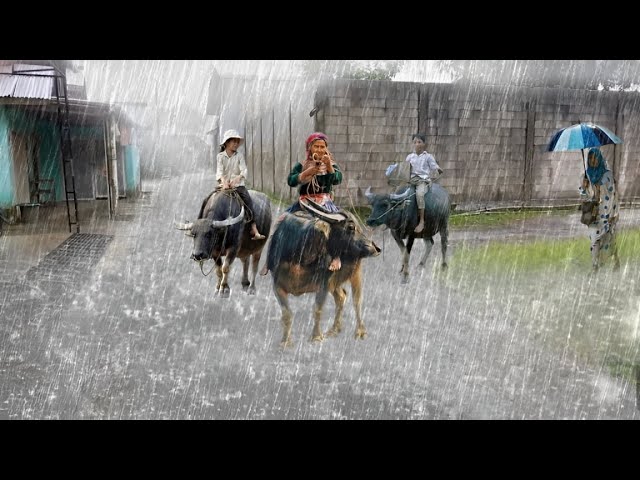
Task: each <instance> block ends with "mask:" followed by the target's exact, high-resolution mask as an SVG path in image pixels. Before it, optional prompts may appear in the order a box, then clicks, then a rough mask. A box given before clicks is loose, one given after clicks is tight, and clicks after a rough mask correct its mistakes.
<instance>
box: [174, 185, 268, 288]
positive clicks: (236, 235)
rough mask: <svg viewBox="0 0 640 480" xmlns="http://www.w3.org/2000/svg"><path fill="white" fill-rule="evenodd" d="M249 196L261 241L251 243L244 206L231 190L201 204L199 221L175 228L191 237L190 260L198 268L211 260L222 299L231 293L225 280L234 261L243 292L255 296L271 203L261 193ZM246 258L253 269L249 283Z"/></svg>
mask: <svg viewBox="0 0 640 480" xmlns="http://www.w3.org/2000/svg"><path fill="white" fill-rule="evenodd" d="M249 194H250V195H251V199H252V200H253V211H254V215H255V221H256V226H257V227H258V230H259V231H260V232H263V233H264V235H265V238H264V239H262V240H252V239H251V233H250V231H251V228H250V223H249V222H247V221H246V218H245V209H244V205H243V204H242V202H241V200H240V197H239V196H238V195H237V193H236V192H235V191H233V190H221V191H216V192H214V193H213V194H212V195H210V196H209V197H207V198H206V199H205V201H204V202H203V203H202V207H201V208H200V214H199V215H198V220H196V221H195V222H192V223H184V224H178V225H177V227H178V228H179V229H181V230H189V235H191V236H192V237H193V252H192V254H191V258H192V259H193V260H196V261H197V262H200V266H201V268H202V264H203V262H204V261H205V260H209V259H212V260H214V262H215V267H216V274H217V276H218V283H217V284H216V292H217V293H219V294H220V296H221V297H224V298H226V297H228V296H229V293H230V290H229V285H228V283H227V277H228V274H229V269H230V267H231V263H232V262H233V261H234V260H235V258H236V257H238V258H239V259H240V260H241V261H242V281H241V283H242V289H243V290H245V291H248V293H249V294H251V295H253V294H255V293H256V286H255V285H256V274H257V272H258V263H259V262H260V256H261V255H262V249H263V247H264V246H265V244H266V243H267V238H268V236H269V230H270V228H271V202H270V201H269V198H268V197H267V196H266V195H265V194H264V193H261V192H257V191H255V190H249ZM223 257H224V263H223V260H222V259H223ZM249 258H251V266H252V270H251V281H249Z"/></svg>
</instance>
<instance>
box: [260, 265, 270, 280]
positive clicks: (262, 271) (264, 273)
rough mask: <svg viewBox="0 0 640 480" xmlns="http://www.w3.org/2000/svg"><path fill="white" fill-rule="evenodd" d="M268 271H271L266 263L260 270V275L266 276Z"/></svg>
mask: <svg viewBox="0 0 640 480" xmlns="http://www.w3.org/2000/svg"><path fill="white" fill-rule="evenodd" d="M267 273H269V269H268V268H267V264H266V263H265V264H264V266H263V267H262V270H260V275H262V276H263V277H264V276H265V275H266V274H267Z"/></svg>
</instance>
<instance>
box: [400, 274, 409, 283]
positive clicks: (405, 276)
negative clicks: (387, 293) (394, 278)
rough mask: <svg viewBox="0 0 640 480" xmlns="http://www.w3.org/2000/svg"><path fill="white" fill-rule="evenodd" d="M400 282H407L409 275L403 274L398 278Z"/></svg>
mask: <svg viewBox="0 0 640 480" xmlns="http://www.w3.org/2000/svg"><path fill="white" fill-rule="evenodd" d="M400 283H401V284H402V285H406V284H407V283H409V277H408V276H407V275H403V276H402V278H401V279H400Z"/></svg>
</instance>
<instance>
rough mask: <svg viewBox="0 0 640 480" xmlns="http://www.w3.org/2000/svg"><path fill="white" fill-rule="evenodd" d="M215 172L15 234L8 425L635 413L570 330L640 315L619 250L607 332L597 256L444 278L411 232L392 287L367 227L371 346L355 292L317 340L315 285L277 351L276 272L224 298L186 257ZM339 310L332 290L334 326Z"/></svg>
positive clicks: (557, 219) (530, 231)
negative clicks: (596, 304)
mask: <svg viewBox="0 0 640 480" xmlns="http://www.w3.org/2000/svg"><path fill="white" fill-rule="evenodd" d="M212 184H213V174H212V172H204V171H203V172H196V173H192V174H180V173H178V172H175V171H171V170H166V171H165V172H163V174H162V175H159V176H158V178H156V179H153V180H143V194H142V196H141V198H139V199H135V200H133V199H121V200H120V202H119V210H118V211H119V214H118V215H117V216H116V218H114V219H109V218H108V214H107V211H106V203H105V202H104V201H96V202H89V203H87V204H86V205H82V209H81V212H80V213H81V216H80V225H81V231H80V234H77V233H69V231H68V225H67V223H66V222H67V218H66V209H65V208H64V206H62V207H60V206H59V207H56V208H55V209H51V210H49V211H47V210H46V209H44V208H43V209H41V210H40V211H39V212H38V221H37V222H33V221H32V222H30V223H27V224H21V225H14V226H10V227H9V228H8V229H5V232H4V235H3V236H1V237H0V262H1V263H0V265H1V266H0V419H449V418H453V419H473V418H478V419H484V418H498V419H539V418H542V419H554V418H568V419H597V418H608V419H638V418H640V410H639V409H638V406H637V398H636V395H637V393H636V384H635V382H633V381H632V380H630V378H629V376H626V377H625V376H616V375H613V374H612V373H611V371H610V370H607V368H606V367H605V365H603V364H602V363H598V361H596V359H594V358H590V357H589V354H588V352H587V353H585V351H583V350H580V349H579V348H578V347H574V346H573V344H572V343H571V342H570V341H569V340H567V339H570V338H575V337H576V336H578V337H579V336H580V335H583V336H584V342H588V341H593V342H595V343H598V342H600V343H604V342H611V344H613V342H615V341H617V337H613V336H610V337H607V336H605V333H602V332H608V331H610V330H612V328H611V325H612V324H613V321H614V320H613V319H616V318H618V317H621V318H622V317H624V318H626V319H627V320H625V321H627V325H631V326H633V325H636V324H637V319H636V317H635V316H634V315H637V312H638V311H639V310H638V306H639V305H638V302H637V298H640V295H638V293H640V281H639V280H638V276H637V274H636V272H637V266H638V261H637V260H636V259H627V261H626V262H623V263H624V266H623V269H622V274H621V280H620V279H616V278H614V277H612V276H611V275H612V274H611V273H610V272H608V271H607V272H605V274H604V275H605V277H603V278H605V279H606V280H607V281H609V282H610V283H611V284H612V285H613V287H612V288H613V290H612V291H613V292H614V293H615V295H614V293H612V294H611V295H610V297H607V298H608V300H610V301H609V305H608V308H609V309H610V311H611V312H613V313H612V318H610V319H609V320H608V322H610V323H608V324H607V323H602V324H600V323H599V322H602V320H603V318H604V319H606V318H607V317H606V316H607V315H608V314H609V313H607V312H609V310H606V311H604V310H603V311H602V312H600V311H599V313H598V316H593V317H590V316H589V315H590V313H589V312H590V311H591V310H592V307H593V305H592V304H590V303H588V301H587V300H585V301H576V300H575V299H574V298H573V297H572V295H573V293H572V292H573V291H574V290H577V291H588V290H589V289H590V288H592V286H593V284H592V282H591V280H589V277H588V275H587V274H588V270H589V266H588V265H584V266H582V265H578V266H572V267H571V268H568V269H567V268H564V267H563V268H558V267H557V266H555V267H554V269H551V270H550V271H549V272H545V273H544V274H542V275H540V276H539V277H537V276H533V275H532V277H531V278H530V279H529V280H531V281H530V282H528V283H523V284H519V283H518V282H519V281H520V280H518V279H517V277H514V276H509V275H503V276H501V277H500V278H497V279H493V280H491V279H490V280H489V281H486V280H487V279H486V278H481V277H475V276H473V275H471V274H469V275H460V274H459V272H458V274H457V275H456V273H455V272H450V271H449V272H447V273H442V272H441V271H440V270H439V258H440V252H439V238H438V237H436V239H435V241H436V244H435V246H434V248H433V250H432V253H431V257H430V259H429V261H428V265H427V267H426V268H424V269H418V268H417V266H416V265H417V262H418V257H419V254H420V253H421V251H422V250H421V249H422V248H423V245H422V242H419V243H417V244H416V247H414V248H415V250H414V255H412V262H411V269H412V276H411V283H410V284H409V285H407V286H401V285H400V284H399V274H398V270H399V268H398V267H399V261H400V260H399V254H398V252H397V247H396V246H395V244H394V243H393V241H392V239H391V237H390V235H389V234H388V232H386V233H384V232H383V231H381V230H376V231H374V232H373V233H372V235H373V238H374V240H375V241H376V243H377V244H378V245H380V246H382V245H385V253H384V255H381V256H379V257H377V258H372V259H365V260H364V261H363V265H364V278H365V281H364V283H365V294H364V305H363V317H364V320H365V323H366V325H367V330H368V332H369V336H368V338H367V339H366V340H364V341H356V340H354V339H353V331H354V329H355V325H354V324H355V319H354V315H353V310H352V306H351V303H350V302H351V299H350V292H349V290H348V289H347V291H348V295H349V298H348V299H347V305H346V308H345V315H344V322H345V331H344V332H343V333H342V334H341V336H340V337H338V338H335V339H327V340H325V341H324V342H323V343H321V344H313V343H310V342H309V341H308V340H309V337H310V335H311V327H312V321H311V316H312V315H311V310H312V305H313V297H312V296H311V295H305V296H301V297H294V298H292V299H291V306H292V309H293V311H294V315H295V317H294V326H293V340H294V347H293V348H292V349H289V350H285V351H282V350H281V349H280V348H279V341H280V337H281V333H282V330H281V324H280V309H279V307H278V305H277V302H276V301H275V297H274V295H273V293H272V291H271V283H270V277H269V276H267V277H258V280H257V294H256V295H255V296H248V295H246V294H245V293H244V292H242V290H241V288H240V273H241V268H240V263H239V262H236V263H234V265H233V266H232V272H231V277H230V285H231V288H232V292H231V297H230V298H229V299H221V298H218V297H217V296H216V295H215V294H214V281H215V280H214V277H213V276H211V277H204V276H203V275H202V273H201V271H200V269H199V268H198V265H197V263H196V262H193V261H191V260H189V255H190V253H191V242H192V240H191V239H190V238H189V237H187V236H185V235H184V234H183V232H180V231H178V230H176V229H175V228H174V226H173V222H174V220H178V221H184V220H192V219H194V217H195V215H196V214H197V212H198V209H199V206H200V201H201V199H202V198H203V197H204V196H206V194H207V193H208V192H209V191H210V186H211V185H212ZM285 207H286V206H285ZM281 210H282V207H276V208H274V218H276V217H277V215H278V214H279V213H280V212H281ZM639 213H640V211H638V210H623V214H622V216H621V219H620V229H624V228H634V227H636V226H638V225H640V214H639ZM45 219H46V220H45ZM585 230H586V229H585V228H584V226H582V225H580V224H579V223H578V213H577V212H575V213H573V214H566V215H549V216H543V217H538V218H536V219H532V220H528V221H526V222H521V223H518V224H515V225H512V226H509V227H500V228H499V229H497V228H487V227H476V228H469V229H464V230H462V229H452V231H451V234H450V249H449V255H450V256H453V255H455V253H456V249H457V248H459V247H460V246H462V245H472V244H478V243H482V242H488V241H491V240H507V241H514V242H523V241H527V240H531V239H533V238H542V239H554V238H559V237H567V238H569V237H581V236H584V237H586V231H585ZM74 232H75V231H74ZM263 262H264V257H263V259H262V261H261V265H262V263H263ZM205 271H206V270H205ZM476 281H477V282H478V285H475V284H474V282H476ZM549 282H557V288H555V289H553V290H552V292H554V295H555V296H554V295H552V297H554V298H550V295H549V291H550V290H548V289H547V288H548V284H549ZM568 284H571V285H573V286H574V287H573V290H572V289H569V288H566V285H568ZM621 292H629V293H627V294H625V295H621V294H620V293H621ZM600 303H602V302H600ZM561 305H567V308H564V307H562V306H561ZM332 313H333V301H332V300H331V299H329V300H328V302H327V305H326V306H325V309H324V313H323V319H324V322H323V325H324V328H325V329H326V328H328V326H329V324H330V320H331V318H332ZM614 314H615V315H614ZM627 317H628V318H627ZM566 318H569V321H568V322H567V323H566V324H565V323H563V320H562V319H566ZM540 320H542V321H540ZM589 322H591V323H589ZM634 322H635V323H634ZM580 325H583V326H582V327H581V326H580ZM584 325H587V326H586V327H585V326H584ZM589 325H590V326H589ZM620 328H621V329H622V327H620ZM565 329H568V330H566V331H565ZM581 329H582V331H583V333H581ZM584 332H586V333H584ZM625 332H626V330H625ZM636 333H637V328H636ZM591 337H593V338H591ZM634 338H635V337H634ZM582 345H583V344H580V346H582ZM625 345H631V346H630V347H629V346H626V347H624V348H627V349H629V348H636V349H637V342H636V343H635V344H634V343H633V342H631V343H629V344H625ZM633 345H636V346H635V347H633ZM596 347H597V348H601V347H602V345H600V344H599V343H598V345H596ZM627 353H629V354H630V355H631V356H632V354H633V352H627Z"/></svg>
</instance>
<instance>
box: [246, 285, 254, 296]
mask: <svg viewBox="0 0 640 480" xmlns="http://www.w3.org/2000/svg"><path fill="white" fill-rule="evenodd" d="M247 293H248V294H249V295H255V294H256V287H254V286H253V285H251V286H250V287H249V291H248V292H247Z"/></svg>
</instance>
